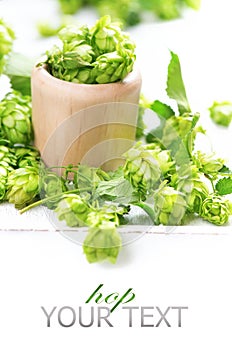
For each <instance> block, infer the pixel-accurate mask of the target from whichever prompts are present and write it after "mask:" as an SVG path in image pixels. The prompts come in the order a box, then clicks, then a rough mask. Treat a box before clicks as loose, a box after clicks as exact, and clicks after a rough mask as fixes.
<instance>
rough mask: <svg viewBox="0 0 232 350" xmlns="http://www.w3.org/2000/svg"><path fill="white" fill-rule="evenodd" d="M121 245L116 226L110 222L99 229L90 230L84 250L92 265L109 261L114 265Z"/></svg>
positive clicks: (92, 228) (91, 228)
mask: <svg viewBox="0 0 232 350" xmlns="http://www.w3.org/2000/svg"><path fill="white" fill-rule="evenodd" d="M121 244H122V242H121V237H120V235H119V234H118V232H117V229H116V227H115V224H114V223H113V222H111V221H108V222H104V223H103V224H101V225H99V226H98V227H90V228H89V233H88V235H87V237H86V238H85V241H84V244H83V250H84V253H85V255H86V258H87V260H88V262H90V263H94V262H99V261H102V260H106V259H107V260H109V261H110V262H111V263H113V264H114V263H115V262H116V260H117V256H118V253H119V250H120V247H121Z"/></svg>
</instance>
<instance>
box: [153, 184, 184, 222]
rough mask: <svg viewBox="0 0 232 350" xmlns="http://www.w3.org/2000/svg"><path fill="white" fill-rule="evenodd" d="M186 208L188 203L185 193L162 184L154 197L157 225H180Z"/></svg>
mask: <svg viewBox="0 0 232 350" xmlns="http://www.w3.org/2000/svg"><path fill="white" fill-rule="evenodd" d="M186 207H187V203H186V200H185V196H184V194H183V193H181V192H179V191H177V190H175V189H174V188H173V187H170V186H167V185H166V184H161V186H160V187H159V189H158V190H157V191H156V192H155V195H154V212H155V223H156V224H162V225H180V224H181V221H182V219H183V217H184V215H185V212H186Z"/></svg>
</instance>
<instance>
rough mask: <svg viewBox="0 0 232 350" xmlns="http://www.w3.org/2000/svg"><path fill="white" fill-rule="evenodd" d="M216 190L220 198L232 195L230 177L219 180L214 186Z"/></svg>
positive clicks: (231, 180)
mask: <svg viewBox="0 0 232 350" xmlns="http://www.w3.org/2000/svg"><path fill="white" fill-rule="evenodd" d="M215 188H216V190H217V191H218V193H219V194H220V195H221V196H224V195H226V194H231V193H232V179H231V178H230V177H224V178H223V179H221V180H219V181H218V182H217V184H216V186H215Z"/></svg>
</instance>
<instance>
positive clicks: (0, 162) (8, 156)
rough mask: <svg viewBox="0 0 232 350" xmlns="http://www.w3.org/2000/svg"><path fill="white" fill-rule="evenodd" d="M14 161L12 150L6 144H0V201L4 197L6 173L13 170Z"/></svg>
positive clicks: (15, 161)
mask: <svg viewBox="0 0 232 350" xmlns="http://www.w3.org/2000/svg"><path fill="white" fill-rule="evenodd" d="M16 163H17V159H16V157H15V155H14V153H13V150H12V149H11V148H9V147H7V146H4V145H0V202H1V201H3V200H4V199H5V196H6V190H7V179H8V175H9V173H10V172H11V171H13V170H14V168H15V167H16Z"/></svg>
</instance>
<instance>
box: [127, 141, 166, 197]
mask: <svg viewBox="0 0 232 350" xmlns="http://www.w3.org/2000/svg"><path fill="white" fill-rule="evenodd" d="M124 157H125V158H126V162H125V165H124V168H123V170H124V177H125V178H126V179H128V180H129V181H130V182H131V184H132V185H133V187H134V188H136V189H137V190H138V191H139V192H140V193H141V194H142V195H146V194H147V193H149V192H150V191H151V190H152V189H154V188H155V187H156V186H157V184H158V183H159V181H160V178H161V169H160V165H159V163H158V161H157V160H156V158H155V157H154V150H153V149H146V146H142V145H141V144H140V143H137V144H136V145H135V147H133V148H131V149H130V150H129V151H127V152H126V153H125V154H124Z"/></svg>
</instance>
